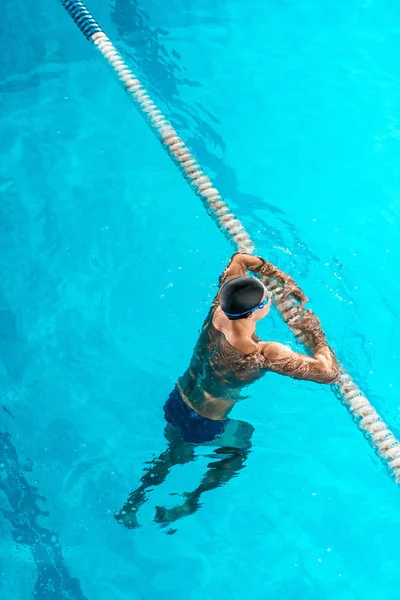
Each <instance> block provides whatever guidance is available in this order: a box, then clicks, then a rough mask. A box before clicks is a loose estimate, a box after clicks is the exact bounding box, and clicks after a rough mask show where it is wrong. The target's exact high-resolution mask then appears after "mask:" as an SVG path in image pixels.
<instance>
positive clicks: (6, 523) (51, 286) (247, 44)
mask: <svg viewBox="0 0 400 600" xmlns="http://www.w3.org/2000/svg"><path fill="white" fill-rule="evenodd" d="M191 4H192V6H188V3H185V2H183V1H182V0H179V1H178V0H174V1H173V2H169V3H168V6H167V5H166V3H161V2H159V1H158V2H156V1H155V0H148V1H147V2H144V1H143V0H138V1H137V2H136V1H134V0H131V1H129V0H119V1H115V2H111V3H110V4H104V3H101V2H100V1H99V0H90V3H89V4H88V6H89V9H91V10H92V11H93V13H94V15H95V16H96V18H97V19H98V20H99V21H100V23H101V24H102V26H103V27H104V30H105V31H106V32H107V33H108V35H109V36H110V37H112V38H113V40H114V41H115V43H116V44H117V45H118V46H119V47H120V49H121V50H122V51H123V53H124V55H125V57H127V58H128V59H129V61H130V64H131V65H132V67H133V69H134V70H135V71H136V72H137V74H138V75H139V76H141V77H142V79H143V82H144V83H145V84H146V85H147V86H148V88H149V90H150V91H151V92H152V94H153V95H154V97H155V99H156V100H157V102H158V103H159V104H160V107H161V108H162V109H163V110H164V111H165V112H166V113H167V115H169V116H170V118H171V120H172V121H173V123H174V124H175V126H176V127H177V129H178V130H179V132H180V133H181V135H182V137H183V138H184V139H185V140H186V141H187V143H188V144H189V146H190V147H191V148H192V149H193V151H194V152H195V153H196V155H197V157H198V158H199V160H200V162H201V164H202V165H204V167H205V168H206V169H207V171H208V172H209V173H210V175H211V176H212V177H213V178H214V179H215V182H216V184H217V187H219V188H220V189H221V191H222V192H223V193H224V195H225V196H226V197H227V199H228V200H229V202H230V204H231V205H232V207H233V208H234V209H235V211H236V212H237V214H238V216H239V217H240V218H241V219H242V220H243V222H244V224H245V226H246V228H247V229H248V230H249V232H250V233H251V235H252V237H253V238H254V239H255V241H256V243H257V247H258V251H259V252H260V253H261V254H263V255H264V256H266V257H268V258H269V259H270V260H272V261H274V262H276V263H277V264H278V265H279V266H281V267H282V268H283V269H286V270H288V271H290V272H291V274H292V275H293V276H294V277H295V278H296V279H297V280H298V281H299V283H300V284H301V285H302V286H303V288H304V289H305V290H306V291H307V292H308V294H309V296H310V298H311V306H312V308H313V309H314V310H315V311H316V312H317V314H318V315H319V316H320V317H321V320H322V322H323V324H324V327H325V328H326V331H327V333H328V335H329V339H330V340H331V342H332V345H333V346H334V347H335V348H336V351H337V354H338V356H339V358H340V360H341V361H342V362H343V363H344V364H345V365H346V367H347V369H348V370H349V372H350V373H351V374H352V375H353V376H354V378H355V379H356V381H357V382H358V383H359V384H360V385H361V387H362V388H363V390H364V391H365V393H366V394H367V396H368V397H369V398H370V400H371V401H372V403H373V404H374V405H375V406H376V408H377V409H378V411H379V412H380V413H381V414H382V416H383V417H384V418H385V419H386V421H387V423H388V425H389V426H390V427H391V428H392V429H393V431H394V432H395V433H396V435H397V436H399V434H400V427H399V424H400V421H399V408H400V407H399V406H398V404H399V402H398V399H397V397H398V396H397V395H398V390H399V369H398V356H397V343H396V342H397V339H398V337H399V334H400V328H399V320H398V308H397V298H398V296H399V291H400V290H399V284H398V278H397V276H396V268H397V264H398V260H399V251H398V244H397V241H398V219H399V206H400V205H399V199H398V196H399V189H400V180H399V174H398V173H399V171H398V164H399V158H400V150H399V145H398V138H399V134H400V124H399V120H398V110H399V97H400V96H399V94H400V67H399V64H398V60H397V54H398V50H399V29H398V26H397V24H396V23H397V12H398V11H397V7H396V4H395V3H394V2H384V3H380V4H378V3H377V2H374V1H373V0H370V1H361V0H348V1H347V2H346V3H345V2H335V3H328V5H322V4H321V3H318V2H317V1H316V0H310V1H306V0H302V2H301V3H295V2H292V1H289V0H288V1H281V2H273V1H272V0H269V1H268V2H256V1H254V0H248V1H247V2H238V1H234V0H226V1H224V2H221V1H220V2H213V3H211V2H207V1H206V0H201V1H200V2H197V3H191ZM0 16H1V18H0V23H1V42H2V49H3V52H2V61H1V63H0V69H1V71H0V72H1V81H0V92H1V99H0V100H1V113H0V150H1V174H0V177H1V179H0V189H1V192H2V199H1V204H0V228H1V236H0V244H1V253H0V260H1V280H0V355H1V363H0V391H1V406H2V408H3V410H1V419H0V476H1V477H0V508H1V511H2V513H1V521H0V524H1V530H0V531H1V538H0V540H1V541H0V597H1V598H2V600H3V599H4V600H17V599H18V600H19V599H24V600H25V599H28V598H36V599H40V600H50V599H51V600H59V599H62V598H72V599H83V598H85V599H89V600H92V599H96V600H128V599H129V600H147V599H151V600H153V599H156V600H170V599H174V600H188V599H190V600H203V599H204V598H212V599H213V600H228V599H229V600H231V599H232V598H233V599H235V600H250V599H252V600H264V599H268V600H278V599H279V600H280V599H284V600H292V599H293V600H303V599H312V600H328V599H329V600H354V599H357V600H358V599H363V600H364V599H368V600H380V599H384V598H385V599H386V598H387V597H388V596H389V594H396V592H397V587H398V583H397V572H398V563H399V558H400V556H399V554H400V552H399V530H400V529H399V528H400V517H399V511H398V500H399V496H398V494H399V491H398V489H397V487H396V485H395V484H394V483H393V482H392V480H391V479H390V478H389V476H388V475H387V473H386V471H385V469H384V467H383V465H382V464H381V462H380V461H379V460H378V459H377V458H376V456H375V455H374V453H373V451H372V450H371V449H370V447H369V446H368V444H367V443H366V441H365V440H364V439H363V438H362V436H361V434H360V433H359V431H358V429H357V427H356V426H355V425H354V424H353V423H352V422H351V419H350V418H349V415H348V414H347V412H346V411H345V409H344V408H343V407H342V406H341V405H340V403H339V402H338V401H337V400H336V399H335V397H334V396H333V394H332V392H331V390H330V389H329V387H321V386H316V385H314V384H310V383H304V382H294V381H291V380H290V379H285V378H283V377H279V376H275V375H270V376H267V377H265V378H264V379H263V380H262V381H261V382H260V383H258V384H257V385H255V386H254V387H253V388H252V390H251V399H250V400H248V401H247V402H243V403H241V404H240V405H239V406H237V408H236V409H235V412H234V415H233V416H235V417H236V418H240V419H243V420H246V421H248V422H249V423H251V424H252V425H253V426H254V427H255V434H254V438H253V440H254V448H253V451H252V453H251V455H250V457H249V459H248V461H247V464H246V468H245V469H244V470H243V471H242V472H241V473H240V475H239V476H238V477H237V478H235V479H234V480H233V481H231V482H230V483H229V484H228V485H227V486H225V487H221V488H219V489H218V490H216V491H213V492H211V493H209V494H208V495H205V496H204V498H203V500H204V503H203V506H202V508H201V510H199V512H198V513H197V514H196V515H194V516H191V517H188V518H187V519H182V520H181V521H179V522H178V524H177V532H176V533H175V534H174V535H166V534H165V530H160V528H159V527H158V526H157V524H155V523H154V522H153V517H154V510H155V506H156V505H159V504H166V505H168V506H172V505H174V504H176V502H177V497H176V496H171V494H176V493H178V494H181V493H183V492H184V491H185V490H188V489H192V488H194V487H195V486H196V485H197V483H198V481H199V478H200V477H201V475H202V473H203V472H204V470H205V468H206V464H207V462H208V460H209V459H207V450H199V451H198V458H197V460H196V462H195V463H194V464H191V465H188V466H185V467H176V468H175V470H174V471H173V472H172V473H171V475H170V477H169V479H168V480H167V481H166V482H165V484H164V485H163V486H161V487H160V488H159V489H157V490H155V491H154V493H153V495H152V496H151V498H150V500H149V502H148V503H147V504H146V505H144V506H143V509H142V510H141V513H140V522H141V528H140V529H137V530H135V531H128V530H126V529H124V528H123V527H121V526H119V525H118V524H117V523H116V521H115V520H114V518H113V514H114V512H115V511H116V510H118V509H119V508H120V507H121V506H122V504H123V503H124V501H125V500H126V498H127V496H128V494H129V492H130V491H131V490H132V489H134V488H135V487H136V486H137V485H138V480H139V478H140V475H141V472H142V468H143V465H144V463H145V461H148V460H150V459H151V458H152V457H153V456H155V455H157V454H159V453H160V452H161V451H162V450H163V449H164V448H165V441H164V439H163V414H162V406H163V403H164V401H165V398H166V397H167V395H168V393H169V392H170V390H171V388H172V386H173V384H174V381H175V379H176V377H177V376H178V375H179V374H181V372H182V371H183V370H184V369H185V367H186V365H187V363H188V360H189V359H190V356H191V351H192V348H193V345H194V344H195V342H196V339H197V334H198V330H199V328H200V327H201V324H202V320H203V318H204V315H205V314H206V312H207V310H208V305H209V303H210V300H211V299H212V297H213V295H214V293H215V290H216V282H217V279H218V275H219V273H220V271H221V270H222V269H223V267H224V265H225V264H226V262H227V260H228V258H229V255H230V252H231V248H230V247H229V246H228V244H227V243H226V241H225V240H224V238H223V236H222V235H221V234H220V233H219V231H218V230H217V228H216V227H215V225H214V223H213V222H212V221H211V220H210V219H209V218H208V217H207V215H206V214H205V213H204V210H203V208H202V207H201V205H200V203H199V200H198V199H197V198H196V197H195V196H194V195H193V193H192V192H191V190H190V189H189V188H188V186H187V184H186V183H185V182H184V181H183V179H182V177H181V175H180V174H179V173H178V172H177V171H176V169H175V167H174V166H173V165H172V163H171V162H170V160H169V158H168V157H167V155H166V154H165V152H164V151H163V149H162V148H161V147H160V145H159V144H158V143H157V142H156V141H155V139H154V137H153V135H152V133H151V132H150V131H149V130H148V128H147V127H146V125H145V124H144V123H143V122H142V121H141V119H140V118H139V116H138V115H137V114H136V112H135V111H134V109H133V108H132V106H131V104H130V102H129V99H128V98H127V97H126V96H125V95H124V93H123V92H122V90H121V89H120V88H119V87H118V85H117V84H116V83H115V81H114V79H113V77H112V76H111V75H110V73H109V71H108V70H107V67H106V65H105V64H104V62H103V61H102V59H101V56H100V55H99V54H97V53H96V52H95V50H94V49H93V48H92V47H91V46H90V45H89V44H88V43H87V42H86V41H85V40H84V38H83V36H82V35H81V34H80V32H79V31H78V30H77V28H76V27H75V26H74V24H73V23H72V21H71V20H70V18H69V17H68V15H67V14H66V12H65V11H64V9H63V8H62V6H61V4H60V3H57V2H56V3H53V4H52V3H50V2H49V1H48V0H39V2H37V3H35V6H33V5H32V3H28V2H24V3H17V4H14V3H11V2H10V1H9V0H7V1H6V3H5V4H3V5H2V7H1V8H0ZM261 333H262V335H263V336H264V337H265V338H269V339H278V340H280V341H285V342H291V336H290V333H289V332H288V330H287V328H286V326H285V325H284V324H283V323H282V322H281V321H280V320H279V319H278V317H277V315H276V314H274V315H272V317H271V318H270V319H268V322H266V323H265V324H263V325H262V328H261Z"/></svg>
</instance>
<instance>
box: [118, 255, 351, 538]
mask: <svg viewBox="0 0 400 600" xmlns="http://www.w3.org/2000/svg"><path fill="white" fill-rule="evenodd" d="M248 271H250V272H252V273H253V274H254V275H251V276H250V275H248ZM271 279H276V280H278V281H279V283H280V284H281V285H282V286H283V288H284V298H293V299H294V300H296V301H298V302H301V303H302V304H303V306H304V304H305V303H306V301H307V299H306V297H305V296H304V294H303V292H302V291H301V290H300V288H299V287H298V286H297V285H296V283H295V282H294V280H293V279H292V278H291V277H289V276H288V275H286V274H285V273H283V272H282V271H280V270H279V269H277V268H276V267H275V266H274V265H273V264H272V263H269V262H266V261H265V260H263V259H262V258H258V257H255V256H251V255H248V254H234V255H233V257H232V259H231V261H230V263H229V265H228V267H227V268H226V269H225V271H224V273H223V274H222V276H221V279H220V289H219V292H218V294H217V296H216V298H215V300H214V302H213V304H212V306H211V310H210V312H209V314H208V316H207V318H206V321H205V323H204V325H203V328H202V331H201V334H200V337H199V340H198V342H197V344H196V347H195V349H194V353H193V357H192V360H191V363H190V366H189V368H188V369H187V371H186V372H185V373H184V374H183V375H182V377H180V378H179V379H178V382H177V384H176V387H175V389H174V390H173V391H172V393H171V394H170V396H169V398H168V400H167V402H166V404H165V406H164V413H165V419H166V421H167V425H166V429H165V437H166V439H167V441H168V447H167V449H166V450H165V451H164V452H162V453H161V454H160V456H158V457H157V458H155V459H153V460H152V461H151V463H150V466H149V468H148V469H146V471H145V473H144V475H143V476H142V478H141V480H140V481H141V483H140V485H139V487H138V488H137V489H136V490H135V491H133V492H132V493H131V494H130V496H129V498H128V500H127V502H126V504H125V505H124V506H123V508H122V509H121V510H120V511H119V512H117V513H116V515H115V518H116V519H117V520H118V522H119V523H121V524H123V525H125V526H126V527H128V528H135V527H138V521H137V518H136V513H137V511H138V509H139V507H140V506H141V505H142V504H143V503H144V502H145V501H146V499H147V492H148V491H150V489H151V488H154V486H156V485H159V484H161V483H162V482H163V481H164V480H165V478H166V476H167V475H168V473H169V471H170V469H171V467H173V466H174V465H177V464H180V465H182V464H186V463H188V462H191V461H193V460H194V459H195V447H196V446H198V445H201V446H213V447H214V454H213V458H214V459H215V460H214V462H211V463H210V464H209V465H208V471H207V473H206V474H205V476H204V477H203V479H202V481H201V483H200V485H199V486H198V487H197V488H196V489H195V490H193V491H192V492H187V493H185V494H184V498H185V500H184V502H183V504H181V505H179V506H175V507H173V508H169V509H168V508H164V507H160V506H158V507H157V508H156V515H155V521H156V522H158V523H159V524H160V525H162V526H166V525H168V524H170V523H172V522H174V521H176V520H177V519H179V518H181V517H184V516H187V515H190V514H193V513H194V512H196V510H197V509H198V508H199V507H200V503H199V501H200V497H201V495H202V494H203V493H204V492H206V491H210V490H212V489H215V488H217V487H219V486H221V485H223V484H225V483H227V482H228V481H229V480H230V479H231V478H232V477H234V476H235V475H236V474H237V473H238V472H239V471H240V470H241V469H242V468H243V467H244V463H245V460H246V458H247V456H248V453H249V450H250V448H251V437H252V434H253V431H254V428H253V427H252V426H251V425H249V424H248V423H245V422H244V421H236V420H233V419H230V418H228V415H229V413H230V411H231V410H232V408H233V406H234V405H235V404H236V402H238V401H239V400H241V399H243V398H244V397H245V396H244V394H243V392H244V389H245V388H246V387H247V386H248V385H250V384H251V383H252V382H253V381H256V380H257V379H259V378H260V377H262V376H263V375H264V374H265V373H267V372H268V371H272V372H275V373H280V374H281V375H287V376H289V377H293V378H295V379H307V380H310V381H315V382H317V383H334V382H335V381H336V380H337V378H338V376H339V368H338V363H337V361H336V358H335V356H334V354H333V352H332V351H331V349H330V348H329V346H328V344H327V342H326V339H325V335H324V333H323V331H322V329H321V325H320V322H319V320H318V318H317V317H316V316H315V315H314V314H313V313H312V312H311V311H310V310H302V311H301V315H302V317H301V319H299V321H297V322H296V328H297V329H298V330H299V331H300V332H301V333H302V334H303V336H304V338H305V342H306V344H307V346H308V347H309V349H310V352H311V354H312V356H307V355H306V354H300V353H297V352H294V351H292V350H291V349H290V348H288V347H287V346H284V345H282V344H279V343H277V342H262V341H260V340H259V339H258V338H257V337H256V336H255V326H256V323H257V321H259V320H260V319H263V318H264V317H266V316H267V315H268V313H269V311H270V307H271V294H270V292H268V290H267V288H266V287H265V286H264V283H263V280H264V281H268V280H271Z"/></svg>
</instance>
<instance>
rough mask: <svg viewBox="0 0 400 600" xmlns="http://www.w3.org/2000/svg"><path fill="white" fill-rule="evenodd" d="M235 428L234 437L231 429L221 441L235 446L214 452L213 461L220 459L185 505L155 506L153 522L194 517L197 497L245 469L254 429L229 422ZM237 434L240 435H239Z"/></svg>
mask: <svg viewBox="0 0 400 600" xmlns="http://www.w3.org/2000/svg"><path fill="white" fill-rule="evenodd" d="M233 426H234V427H235V428H236V429H235V436H232V435H231V430H229V431H227V432H226V434H227V435H223V436H222V438H221V441H226V442H230V443H233V444H235V443H236V445H237V446H241V447H236V446H235V445H229V446H228V445H227V446H221V447H220V448H217V449H216V450H214V453H215V455H216V456H215V458H218V459H219V460H216V461H213V462H211V463H209V464H208V470H207V472H206V474H205V475H204V477H203V479H202V480H201V483H200V485H199V486H198V487H197V488H196V489H195V490H193V491H192V492H186V493H185V498H186V499H185V502H184V503H183V504H182V505H180V506H174V507H173V508H165V507H162V506H157V508H156V516H155V521H157V523H160V524H161V525H163V526H164V525H167V524H168V523H172V522H173V521H176V520H178V519H180V518H182V517H185V516H188V515H192V514H194V513H195V512H196V511H197V510H198V509H199V508H200V506H201V504H200V498H201V495H202V494H203V493H204V492H209V491H211V490H215V489H216V488H218V487H221V486H222V485H225V484H226V483H228V481H230V480H231V479H232V478H233V477H236V476H237V475H238V473H239V472H240V471H241V470H242V469H243V468H244V466H245V461H246V458H247V457H248V455H249V452H250V448H251V442H250V439H251V435H252V433H253V427H252V426H251V425H248V423H244V422H241V421H239V422H237V421H236V422H232V428H231V429H233ZM238 434H239V436H238Z"/></svg>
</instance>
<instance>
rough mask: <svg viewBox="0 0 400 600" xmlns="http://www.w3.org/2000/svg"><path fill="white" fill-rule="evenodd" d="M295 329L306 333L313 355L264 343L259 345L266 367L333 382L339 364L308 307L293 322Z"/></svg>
mask: <svg viewBox="0 0 400 600" xmlns="http://www.w3.org/2000/svg"><path fill="white" fill-rule="evenodd" d="M296 329H298V330H299V331H301V333H303V334H304V335H305V338H306V345H307V346H309V348H310V350H311V352H312V356H307V355H306V354H301V353H299V352H293V350H291V349H290V348H288V347H287V346H284V345H283V344H279V343H277V342H265V343H262V344H261V350H262V353H263V355H264V357H265V358H266V360H267V368H268V370H269V371H273V372H275V373H280V374H281V375H287V376H288V377H293V378H294V379H303V380H309V381H315V382H316V383H335V381H337V379H338V378H339V375H340V373H339V365H338V362H337V360H336V357H335V355H334V353H333V352H332V350H331V349H330V347H329V346H328V344H327V342H326V338H325V335H324V332H323V331H322V328H321V324H320V321H319V319H318V317H316V316H315V315H314V313H312V312H311V311H310V310H307V311H304V312H303V318H302V320H301V321H300V322H299V323H296Z"/></svg>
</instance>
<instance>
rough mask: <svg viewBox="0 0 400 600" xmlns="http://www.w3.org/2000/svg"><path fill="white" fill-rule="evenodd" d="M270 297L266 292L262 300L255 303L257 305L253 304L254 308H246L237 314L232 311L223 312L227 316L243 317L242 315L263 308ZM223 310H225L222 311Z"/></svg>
mask: <svg viewBox="0 0 400 600" xmlns="http://www.w3.org/2000/svg"><path fill="white" fill-rule="evenodd" d="M270 298H271V295H270V294H269V293H268V292H267V295H266V297H265V298H264V300H263V301H262V302H260V304H257V306H255V307H254V308H251V309H250V310H246V311H245V312H243V313H239V314H237V315H234V314H232V313H227V312H226V313H225V314H226V316H227V317H244V315H251V314H253V312H254V311H256V310H258V309H261V308H264V307H265V306H267V304H268V302H269V300H270ZM224 312H225V311H224Z"/></svg>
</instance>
